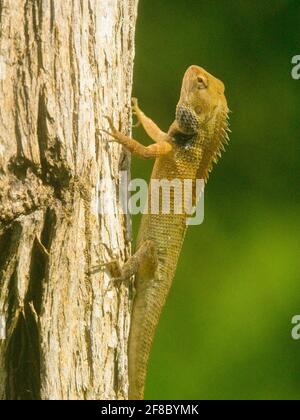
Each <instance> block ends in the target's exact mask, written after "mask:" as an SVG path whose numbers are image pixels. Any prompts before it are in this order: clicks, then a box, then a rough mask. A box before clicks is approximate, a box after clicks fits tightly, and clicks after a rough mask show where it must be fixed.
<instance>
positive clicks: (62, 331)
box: [0, 0, 138, 399]
mask: <svg viewBox="0 0 300 420" xmlns="http://www.w3.org/2000/svg"><path fill="white" fill-rule="evenodd" d="M137 2H138V0H0V316H1V319H2V322H3V320H5V322H6V339H5V340H2V341H0V398H1V399H115V398H118V399H123V398H126V397H127V388H128V383H127V382H128V381H127V354H126V353H127V337H128V332H129V322H130V319H129V312H130V311H129V307H130V293H129V290H128V287H127V286H126V285H121V286H119V287H116V285H114V284H112V282H111V281H110V277H109V274H108V272H107V271H105V270H101V271H96V272H95V271H93V267H94V266H96V265H99V264H102V263H105V262H108V261H111V260H112V259H119V260H120V261H124V259H125V258H127V256H128V253H129V252H130V238H128V229H127V228H128V217H127V216H124V215H122V213H121V212H120V211H119V210H120V204H119V203H118V201H117V198H116V196H115V195H114V194H111V202H110V206H111V209H112V212H111V213H110V214H105V215H101V214H100V213H101V212H99V208H101V206H102V205H103V198H102V197H103V196H102V194H103V193H104V191H103V186H102V184H101V182H100V180H101V178H106V177H108V178H111V179H114V180H118V177H119V171H120V170H127V169H128V168H129V158H128V156H126V155H125V154H124V152H123V151H122V148H121V147H120V146H118V145H116V144H114V143H107V142H105V141H104V140H103V138H102V137H101V133H100V132H99V129H101V128H102V127H105V128H107V121H106V120H105V115H110V116H113V118H114V121H115V124H116V125H117V126H118V125H119V126H120V127H121V128H122V130H129V127H130V124H131V117H130V115H131V113H130V98H131V87H132V67H133V56H134V30H135V20H136V13H137Z"/></svg>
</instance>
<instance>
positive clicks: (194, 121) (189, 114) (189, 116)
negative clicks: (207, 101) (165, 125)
mask: <svg viewBox="0 0 300 420" xmlns="http://www.w3.org/2000/svg"><path fill="white" fill-rule="evenodd" d="M176 121H177V123H178V126H179V128H180V130H182V131H183V132H184V133H187V134H193V133H196V132H197V131H198V130H199V126H200V121H199V117H198V115H197V114H196V112H195V111H194V110H193V109H191V108H190V107H189V106H187V105H185V104H179V105H177V108H176Z"/></svg>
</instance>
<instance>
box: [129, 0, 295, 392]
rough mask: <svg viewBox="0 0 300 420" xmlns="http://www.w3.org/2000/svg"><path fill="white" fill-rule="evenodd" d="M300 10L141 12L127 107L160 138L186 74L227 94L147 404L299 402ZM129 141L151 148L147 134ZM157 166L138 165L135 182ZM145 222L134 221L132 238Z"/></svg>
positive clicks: (232, 6) (213, 1) (156, 3)
mask: <svg viewBox="0 0 300 420" xmlns="http://www.w3.org/2000/svg"><path fill="white" fill-rule="evenodd" d="M299 22H300V2H299V0H272V1H269V0H262V1H260V2H254V1H250V0H243V1H240V2H237V1H230V0H222V1H220V0H209V1H208V0H163V1H161V0H140V7H139V19H138V24H137V51H136V60H135V86H134V96H137V97H138V98H139V101H140V106H141V108H142V109H143V110H144V111H145V112H146V113H147V114H148V115H149V116H151V117H152V118H153V119H154V120H155V121H156V122H157V123H158V124H159V125H160V126H161V128H163V129H164V130H166V129H167V127H168V126H169V125H170V123H171V122H172V120H173V119H174V112H175V106H176V103H177V100H178V96H179V90H180V84H181V79H182V76H183V73H184V71H185V69H186V68H187V67H188V66H189V65H190V64H198V65H201V66H203V67H204V68H205V69H207V70H208V71H209V72H211V73H212V74H214V75H215V76H217V77H219V78H220V79H221V80H223V82H224V83H225V85H226V93H227V99H228V102H229V106H230V108H231V110H232V114H231V129H232V131H233V133H232V135H231V143H230V146H229V147H228V149H227V152H226V153H225V154H224V156H223V158H222V160H221V161H220V163H219V164H218V165H217V166H216V167H215V169H214V171H213V173H212V176H211V178H210V181H209V183H208V187H207V189H206V195H205V200H206V204H205V222H204V224H203V225H201V226H198V227H191V228H190V229H189V232H188V235H187V238H186V241H185V245H184V248H183V252H182V256H181V259H180V261H179V264H178V270H177V274H176V277H175V280H174V283H173V286H172V290H171V294H170V297H169V300H168V302H167V305H166V308H165V310H164V313H163V316H162V318H161V322H160V325H159V328H158V332H157V335H156V338H155V344H154V348H153V352H152V355H151V363H150V367H149V375H148V380H147V389H146V398H149V399H169V398H170V399H194V398H195V399H299V395H300V375H299V372H300V357H299V351H300V342H297V341H293V340H292V338H291V328H292V325H291V319H292V317H293V316H294V315H295V314H300V296H299V291H300V287H299V285H300V279H299V273H300V261H299V231H300V222H299V219H298V217H299V204H300V191H299V180H300V176H299V175H300V153H299V152H300V146H299V144H300V142H299V132H300V118H299V109H300V81H295V80H293V79H292V77H291V70H292V65H291V59H292V57H293V56H294V55H297V54H300V45H299ZM135 137H137V138H139V139H140V140H142V141H143V142H144V143H147V142H149V139H147V137H146V135H145V133H144V132H143V131H142V130H141V129H137V130H135ZM152 165H153V163H152V162H145V161H138V160H137V159H134V160H133V174H132V175H133V177H144V178H146V179H148V178H149V176H150V173H151V168H152ZM138 223H139V219H138V218H135V219H134V232H135V233H136V231H137V226H138Z"/></svg>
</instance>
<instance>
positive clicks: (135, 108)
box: [131, 98, 141, 128]
mask: <svg viewBox="0 0 300 420" xmlns="http://www.w3.org/2000/svg"><path fill="white" fill-rule="evenodd" d="M131 103H132V114H133V115H136V116H137V118H138V121H137V122H136V123H135V124H132V127H133V128H137V127H139V126H140V125H141V122H140V120H139V114H138V112H139V105H138V100H137V98H132V99H131Z"/></svg>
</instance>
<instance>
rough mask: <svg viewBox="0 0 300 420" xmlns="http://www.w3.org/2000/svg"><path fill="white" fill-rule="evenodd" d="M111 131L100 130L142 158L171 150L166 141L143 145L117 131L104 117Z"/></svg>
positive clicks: (154, 156) (160, 154)
mask: <svg viewBox="0 0 300 420" xmlns="http://www.w3.org/2000/svg"><path fill="white" fill-rule="evenodd" d="M106 119H107V121H108V123H109V126H110V129H111V132H109V131H106V130H101V131H103V132H104V133H106V134H108V135H110V136H112V137H113V138H114V139H115V140H116V141H117V142H118V143H120V144H122V145H123V146H124V147H125V148H126V149H127V150H128V151H129V152H131V153H133V154H135V155H137V156H139V157H142V158H144V159H151V158H157V157H159V156H163V155H166V154H168V153H170V152H171V150H172V145H171V144H170V143H169V142H167V141H161V142H159V143H155V144H151V145H150V146H143V145H142V144H141V143H139V142H138V141H136V140H134V139H132V138H130V137H128V136H126V135H125V134H123V133H121V132H120V131H118V130H117V129H116V128H115V127H114V125H113V123H112V120H111V119H110V118H109V117H106Z"/></svg>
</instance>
